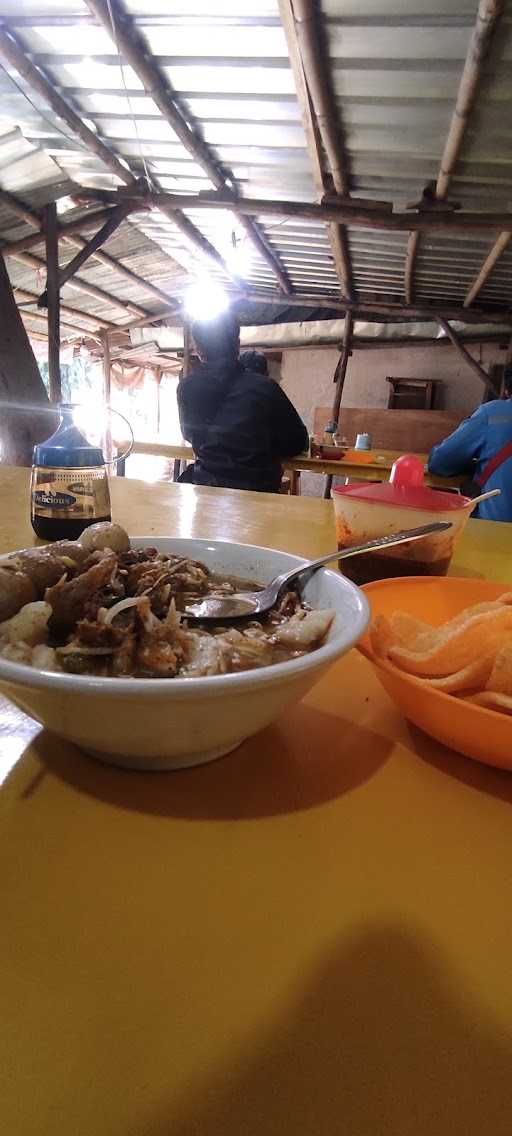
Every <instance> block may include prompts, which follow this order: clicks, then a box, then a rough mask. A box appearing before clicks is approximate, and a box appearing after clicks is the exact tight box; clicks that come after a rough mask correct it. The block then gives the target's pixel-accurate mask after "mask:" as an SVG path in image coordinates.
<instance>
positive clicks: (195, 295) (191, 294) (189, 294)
mask: <svg viewBox="0 0 512 1136" xmlns="http://www.w3.org/2000/svg"><path fill="white" fill-rule="evenodd" d="M183 306H184V309H185V311H186V313H187V315H188V316H189V317H190V318H191V319H203V320H214V319H217V318H218V316H220V315H222V313H223V312H225V311H227V309H228V307H229V298H228V296H227V294H226V292H225V291H224V289H223V288H221V286H220V284H217V283H216V282H215V280H212V279H211V278H210V277H208V276H203V277H201V278H200V279H199V280H196V281H195V282H194V283H193V284H191V285H190V287H189V288H187V291H186V292H185V296H184V299H183Z"/></svg>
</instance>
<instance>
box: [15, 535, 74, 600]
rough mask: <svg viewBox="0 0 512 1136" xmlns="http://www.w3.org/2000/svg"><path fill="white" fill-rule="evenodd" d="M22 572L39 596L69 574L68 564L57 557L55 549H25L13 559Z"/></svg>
mask: <svg viewBox="0 0 512 1136" xmlns="http://www.w3.org/2000/svg"><path fill="white" fill-rule="evenodd" d="M13 559H14V560H15V562H16V565H17V566H18V565H19V567H20V570H21V572H23V573H24V574H25V576H28V578H29V580H31V581H32V583H33V585H34V587H35V589H36V592H37V594H38V596H44V593H45V591H46V589H47V588H51V586H52V584H56V583H57V580H60V578H61V576H64V575H65V574H66V572H67V570H68V569H67V566H66V564H65V563H64V562H63V561H62V560H61V559H60V558H59V556H56V555H55V552H54V549H53V547H47V546H46V545H45V547H44V548H24V549H22V550H21V552H17V553H16V555H15V556H14V558H13Z"/></svg>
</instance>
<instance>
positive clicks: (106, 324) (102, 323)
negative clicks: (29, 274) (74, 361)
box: [14, 286, 119, 335]
mask: <svg viewBox="0 0 512 1136" xmlns="http://www.w3.org/2000/svg"><path fill="white" fill-rule="evenodd" d="M14 292H15V293H16V300H17V301H18V300H20V301H23V300H33V302H34V305H35V307H36V308H37V301H38V299H39V296H38V294H37V292H28V291H27V289H26V288H17V287H16V286H15V287H14ZM60 311H61V316H69V318H70V319H71V321H73V320H83V322H84V323H86V324H91V325H92V326H93V327H94V328H98V327H103V328H105V329H107V328H113V327H119V324H115V323H111V321H110V320H104V319H102V318H101V316H96V315H92V314H91V312H84V311H82V309H81V308H71V307H70V306H69V304H61V305H60ZM41 319H42V320H44V321H45V322H46V319H45V316H43V315H42V316H41ZM61 322H62V323H63V322H64V321H61ZM81 330H82V333H83V334H84V335H87V334H88V332H87V329H86V328H82V329H81Z"/></svg>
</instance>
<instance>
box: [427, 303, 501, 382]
mask: <svg viewBox="0 0 512 1136" xmlns="http://www.w3.org/2000/svg"><path fill="white" fill-rule="evenodd" d="M437 322H438V324H439V327H442V329H443V331H444V333H445V335H447V336H448V338H449V339H450V340H451V342H452V344H453V346H454V347H455V349H456V350H457V351H458V352H459V355H460V356H461V358H462V359H464V362H465V363H467V365H468V367H471V370H472V371H473V372H474V374H475V375H477V376H478V378H479V379H480V381H481V382H482V383H483V384H484V386H489V385H490V386H492V383H491V380H490V378H489V375H488V374H487V371H484V368H483V367H481V366H480V363H478V362H477V360H476V359H474V358H473V356H472V355H470V353H469V351H468V350H467V348H466V347H465V346H464V344H463V343H462V342H461V340H460V339H459V336H458V335H457V333H456V332H455V331H454V330H453V327H451V326H450V324H449V323H448V320H446V319H443V318H442V317H441V316H440V317H439V318H438V321H437Z"/></svg>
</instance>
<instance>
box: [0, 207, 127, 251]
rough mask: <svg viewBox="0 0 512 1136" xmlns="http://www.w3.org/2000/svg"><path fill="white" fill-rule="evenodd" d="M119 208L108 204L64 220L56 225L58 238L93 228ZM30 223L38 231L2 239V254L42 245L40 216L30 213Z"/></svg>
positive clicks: (0, 246) (42, 233)
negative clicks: (69, 219)
mask: <svg viewBox="0 0 512 1136" xmlns="http://www.w3.org/2000/svg"><path fill="white" fill-rule="evenodd" d="M120 208H122V204H121V205H114V206H109V207H108V208H106V209H97V210H96V212H95V213H94V212H90V213H89V214H84V216H83V217H75V218H74V219H73V220H72V221H64V222H63V223H61V224H60V225H58V226H57V233H58V237H59V240H61V239H65V238H66V237H68V236H73V234H75V233H80V232H82V231H84V230H87V229H93V228H94V227H95V226H96V225H98V226H101V224H102V223H106V222H107V221H108V220H109V219H110V218H111V216H112V213H113V212H114V211H115V210H116V209H120ZM124 209H125V214H126V213H129V212H131V208H129V207H127V206H126V205H125V206H124ZM25 220H26V218H25ZM30 224H31V225H37V228H38V231H37V232H36V233H27V235H26V236H24V237H20V238H19V239H18V240H17V241H4V242H3V244H2V245H0V252H3V253H4V254H5V252H6V250H10V251H11V252H28V251H29V250H30V249H32V248H35V247H36V246H37V245H43V244H44V239H45V234H44V228H43V220H42V217H38V216H37V214H35V213H32V214H31V220H30Z"/></svg>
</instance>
